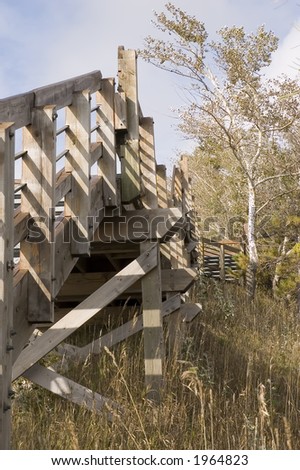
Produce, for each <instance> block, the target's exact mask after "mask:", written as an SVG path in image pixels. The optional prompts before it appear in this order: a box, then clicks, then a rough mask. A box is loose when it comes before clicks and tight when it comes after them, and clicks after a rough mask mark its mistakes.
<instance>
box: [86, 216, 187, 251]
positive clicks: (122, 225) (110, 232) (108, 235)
mask: <svg viewBox="0 0 300 470" xmlns="http://www.w3.org/2000/svg"><path fill="white" fill-rule="evenodd" d="M183 224H184V219H183V217H182V212H181V210H180V209H178V208H172V209H141V210H129V211H126V212H124V213H122V214H120V215H119V216H113V215H112V217H105V218H104V219H103V223H102V224H101V225H100V226H99V229H98V230H97V231H96V232H95V235H94V240H93V244H97V243H108V242H113V241H114V242H118V243H126V242H127V241H134V242H136V243H139V242H141V241H143V240H147V239H150V240H158V239H163V240H165V239H168V238H170V237H172V236H173V235H174V234H175V233H177V232H178V231H179V230H180V229H181V228H182V227H183Z"/></svg>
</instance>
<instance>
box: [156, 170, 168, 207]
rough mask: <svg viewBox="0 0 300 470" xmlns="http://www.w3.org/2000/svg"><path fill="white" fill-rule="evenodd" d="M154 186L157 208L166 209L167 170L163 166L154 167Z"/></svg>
mask: <svg viewBox="0 0 300 470" xmlns="http://www.w3.org/2000/svg"><path fill="white" fill-rule="evenodd" d="M156 185H157V196H158V207H161V208H162V209H166V208H168V207H169V203H168V189H167V169H166V166H165V165H157V166H156Z"/></svg>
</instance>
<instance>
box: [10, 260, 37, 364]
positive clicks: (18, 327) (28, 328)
mask: <svg viewBox="0 0 300 470" xmlns="http://www.w3.org/2000/svg"><path fill="white" fill-rule="evenodd" d="M28 278H29V274H28V271H27V270H25V269H23V270H20V269H18V270H17V271H16V272H15V273H14V281H13V282H14V302H13V304H14V313H13V316H14V321H13V331H14V336H13V337H12V343H13V347H14V349H13V363H14V362H15V361H16V360H17V357H18V356H19V355H20V354H21V352H22V350H23V349H24V347H25V346H26V345H27V344H28V341H29V339H30V337H31V335H32V333H33V332H34V329H35V326H34V325H33V324H32V323H29V322H28V302H27V298H28Z"/></svg>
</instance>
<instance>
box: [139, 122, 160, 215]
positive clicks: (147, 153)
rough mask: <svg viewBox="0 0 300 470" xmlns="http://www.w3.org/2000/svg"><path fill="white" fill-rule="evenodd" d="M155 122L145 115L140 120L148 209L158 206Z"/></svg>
mask: <svg viewBox="0 0 300 470" xmlns="http://www.w3.org/2000/svg"><path fill="white" fill-rule="evenodd" d="M153 124H154V123H153V119H152V118H151V117H143V118H141V120H140V158H141V182H142V186H143V187H142V193H143V196H142V201H143V205H144V207H145V208H146V209H156V208H157V207H158V198H157V196H158V195H157V183H156V161H155V147H154V125H153Z"/></svg>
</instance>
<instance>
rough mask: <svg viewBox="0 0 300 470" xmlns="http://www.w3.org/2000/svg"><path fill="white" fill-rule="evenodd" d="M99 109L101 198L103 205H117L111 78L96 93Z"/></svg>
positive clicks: (113, 98)
mask: <svg viewBox="0 0 300 470" xmlns="http://www.w3.org/2000/svg"><path fill="white" fill-rule="evenodd" d="M96 102H97V105H99V109H98V111H97V114H96V123H97V124H99V125H100V128H99V131H98V136H99V140H100V142H102V146H103V154H102V158H101V159H100V160H99V164H98V168H99V174H100V175H101V176H102V178H103V200H104V206H105V207H115V206H116V205H117V180H116V171H117V169H116V137H115V81H114V79H113V78H107V79H103V80H102V87H101V90H100V91H98V92H97V93H96Z"/></svg>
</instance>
